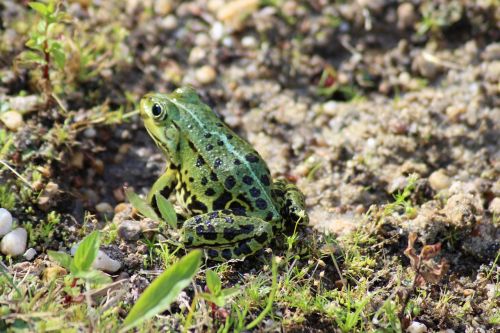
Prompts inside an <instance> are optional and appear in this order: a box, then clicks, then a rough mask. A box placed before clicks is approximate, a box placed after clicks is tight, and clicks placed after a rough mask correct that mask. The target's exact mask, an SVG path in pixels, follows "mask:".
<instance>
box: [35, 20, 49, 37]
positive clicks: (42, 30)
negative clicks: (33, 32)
mask: <svg viewBox="0 0 500 333" xmlns="http://www.w3.org/2000/svg"><path fill="white" fill-rule="evenodd" d="M45 28H47V21H45V20H40V22H38V25H37V30H38V32H39V33H42V34H44V33H45Z"/></svg>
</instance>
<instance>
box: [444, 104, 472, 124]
mask: <svg viewBox="0 0 500 333" xmlns="http://www.w3.org/2000/svg"><path fill="white" fill-rule="evenodd" d="M465 111H467V109H466V108H465V105H463V104H457V105H450V106H448V107H447V108H446V115H447V116H448V119H449V120H450V121H457V120H458V117H459V116H460V115H461V114H462V113H465Z"/></svg>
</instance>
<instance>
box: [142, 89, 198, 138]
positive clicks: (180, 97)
mask: <svg viewBox="0 0 500 333" xmlns="http://www.w3.org/2000/svg"><path fill="white" fill-rule="evenodd" d="M199 103H201V102H200V98H199V97H198V94H197V93H196V91H195V90H194V89H193V88H190V87H184V88H179V89H176V90H175V91H173V92H172V93H170V94H161V93H150V94H147V95H145V96H144V97H143V98H142V99H141V103H140V114H141V117H142V119H143V121H144V126H145V127H146V129H147V131H148V132H149V134H150V135H151V137H152V138H153V139H154V140H155V141H156V143H165V142H167V138H166V137H165V129H166V128H168V127H170V125H171V124H172V123H173V122H176V121H179V120H180V118H181V117H182V113H183V112H184V110H186V109H189V108H190V106H192V105H193V104H195V105H198V104H199ZM160 146H161V144H160Z"/></svg>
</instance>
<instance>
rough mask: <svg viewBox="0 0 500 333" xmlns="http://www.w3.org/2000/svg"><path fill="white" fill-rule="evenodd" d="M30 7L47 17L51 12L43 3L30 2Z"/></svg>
mask: <svg viewBox="0 0 500 333" xmlns="http://www.w3.org/2000/svg"><path fill="white" fill-rule="evenodd" d="M28 6H30V7H31V8H33V9H34V10H36V11H37V12H39V13H40V14H42V15H43V16H45V15H47V13H48V12H49V10H48V8H47V6H46V5H45V4H44V3H41V2H30V3H28Z"/></svg>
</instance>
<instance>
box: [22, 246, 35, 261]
mask: <svg viewBox="0 0 500 333" xmlns="http://www.w3.org/2000/svg"><path fill="white" fill-rule="evenodd" d="M35 256H36V250H35V249H34V248H32V247H30V248H29V249H27V250H26V252H24V254H23V257H24V258H25V259H26V260H28V261H31V260H32V259H33V258H35Z"/></svg>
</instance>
